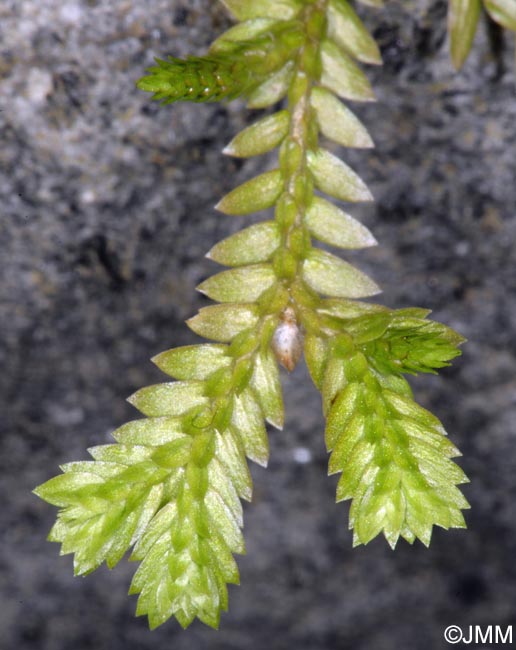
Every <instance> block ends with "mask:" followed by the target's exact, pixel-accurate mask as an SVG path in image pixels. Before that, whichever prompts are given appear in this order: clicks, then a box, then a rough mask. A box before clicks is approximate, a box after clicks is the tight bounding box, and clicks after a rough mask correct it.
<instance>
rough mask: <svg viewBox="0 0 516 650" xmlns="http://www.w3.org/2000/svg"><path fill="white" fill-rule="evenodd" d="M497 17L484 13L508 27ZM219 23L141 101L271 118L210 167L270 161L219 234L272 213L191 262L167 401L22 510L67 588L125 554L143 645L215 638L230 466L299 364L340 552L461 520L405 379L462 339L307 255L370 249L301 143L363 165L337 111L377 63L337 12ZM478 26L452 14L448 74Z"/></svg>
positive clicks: (235, 517) (345, 269) (329, 1)
mask: <svg viewBox="0 0 516 650" xmlns="http://www.w3.org/2000/svg"><path fill="white" fill-rule="evenodd" d="M507 1H508V0H486V6H487V8H488V9H489V10H490V11H494V9H493V8H496V7H498V8H499V9H500V11H502V9H503V7H504V6H506V7H509V11H510V7H511V5H510V4H509V5H508V4H507ZM510 1H512V0H509V2H510ZM224 4H225V5H226V6H227V8H228V9H229V10H230V11H231V12H232V14H233V15H234V17H235V18H236V19H237V20H238V21H239V22H238V24H237V25H236V26H235V27H233V28H232V29H230V30H229V31H228V32H226V33H225V34H224V35H223V36H221V37H220V38H219V39H217V40H216V41H215V43H214V44H213V45H212V47H211V49H210V52H209V53H208V55H207V56H206V57H197V58H196V57H192V58H189V59H187V60H186V61H181V60H178V59H169V60H167V61H158V62H157V66H156V67H154V68H152V69H151V70H150V71H149V72H150V73H149V75H148V76H147V77H144V78H143V79H142V80H140V82H139V86H140V88H142V89H143V90H148V91H151V92H153V93H154V96H155V98H157V99H160V100H162V101H164V102H165V103H168V102H173V101H177V100H189V101H218V100H224V99H225V100H229V99H233V98H235V97H237V96H242V95H244V96H246V97H247V100H248V105H249V107H251V108H267V107H270V106H274V105H276V104H277V103H278V102H280V100H282V99H284V98H287V99H286V102H284V105H285V107H284V108H283V109H282V110H279V111H277V112H275V113H273V114H267V115H266V116H265V117H262V118H261V119H259V120H258V121H257V122H256V123H255V124H253V125H252V126H250V127H248V128H246V129H245V130H244V131H243V132H241V133H240V134H239V135H237V136H236V137H235V138H234V140H233V141H232V142H231V143H230V144H229V145H228V147H227V149H226V150H225V153H228V154H230V155H233V156H238V157H242V158H246V157H250V156H255V155H258V154H263V153H266V152H269V151H271V150H272V149H275V148H276V147H279V158H278V164H277V167H275V168H274V169H272V170H270V171H267V172H265V173H263V174H261V175H259V176H258V177H257V178H254V179H252V180H249V181H248V182H246V183H244V184H243V185H241V186H240V187H238V188H236V189H235V190H233V191H232V192H231V193H230V194H228V195H227V196H225V197H224V198H223V199H222V200H221V201H220V203H219V204H218V206H217V208H218V209H219V210H220V211H221V212H223V213H225V214H229V215H243V214H248V213H251V212H254V211H259V210H263V209H266V208H272V207H274V219H271V220H267V221H263V222H261V223H258V224H256V225H252V226H250V227H248V228H246V229H244V230H242V231H240V232H237V233H236V234H234V235H232V236H230V237H229V238H227V239H225V240H224V241H222V242H221V243H219V244H217V245H216V246H215V247H214V248H213V249H212V250H211V251H210V253H209V257H210V258H211V259H212V260H214V261H215V262H218V263H220V264H222V265H225V266H227V267H229V270H226V271H222V272H221V273H218V274H217V275H215V276H214V277H212V278H210V279H208V280H206V281H205V282H203V283H202V284H201V285H200V287H199V289H200V290H201V291H202V292H204V293H205V294H206V295H207V296H208V297H209V298H211V299H213V300H215V301H218V302H219V303H222V304H219V305H213V306H210V307H206V308H204V309H201V310H200V312H199V313H198V315H197V316H195V317H194V318H192V319H191V320H190V321H189V322H188V324H189V326H190V327H191V329H192V330H193V331H194V332H196V333H197V334H199V335H201V336H203V337H205V338H207V339H210V340H211V341H215V342H214V343H205V344H201V345H191V346H187V347H181V348H176V349H173V350H169V351H167V352H164V353H162V354H159V355H158V356H157V357H156V358H155V359H154V362H155V363H156V364H157V365H158V367H159V368H160V369H161V370H163V371H164V372H165V373H166V374H168V375H169V376H171V377H172V378H173V379H175V380H176V381H172V382H168V383H162V384H158V385H155V386H150V387H148V388H144V389H142V390H140V391H138V392H137V393H136V394H135V395H133V396H132V397H131V398H130V402H131V403H132V404H133V405H134V406H135V407H136V408H137V409H138V410H139V411H140V412H141V413H142V414H143V415H144V416H146V417H145V418H144V419H138V420H135V421H133V422H129V423H128V424H125V425H124V426H122V427H121V428H119V429H118V430H117V431H115V432H114V434H113V436H114V438H115V440H116V444H112V445H104V446H100V447H94V448H92V449H90V450H89V451H90V454H91V456H92V457H93V459H94V460H92V461H86V462H74V463H68V464H66V465H64V466H62V468H61V469H62V470H63V473H62V474H61V475H59V476H57V477H55V478H53V479H51V480H50V481H48V482H47V483H45V484H43V485H42V486H40V487H39V488H37V490H36V493H37V494H38V495H39V496H40V497H42V498H43V499H45V500H46V501H48V502H50V503H52V504H54V505H56V506H58V507H59V509H60V510H59V514H58V518H57V522H56V524H55V525H54V527H53V528H52V531H51V533H50V536H49V539H50V540H52V541H56V542H60V543H61V544H62V549H61V553H62V554H67V553H74V554H75V557H74V568H75V573H76V574H77V575H85V574H87V573H89V572H91V571H93V570H94V569H96V568H97V567H98V566H99V565H100V564H101V563H102V562H104V561H105V562H106V564H107V565H108V567H110V568H112V567H114V566H115V565H116V564H117V563H118V562H119V561H120V560H121V558H122V557H123V555H124V554H125V553H126V551H127V550H128V549H129V548H131V547H132V548H133V551H132V555H131V559H132V560H137V561H139V562H140V565H139V568H138V569H137V571H136V574H135V576H134V579H133V581H132V585H131V589H130V593H132V594H137V593H138V594H140V595H139V599H138V606H137V614H146V615H148V618H149V623H150V626H151V627H152V628H154V627H156V626H158V625H160V624H161V623H163V622H164V621H166V620H167V619H168V618H169V617H170V616H175V617H176V618H177V620H178V621H179V623H180V624H181V625H182V626H184V627H186V626H187V625H189V624H190V623H191V621H192V620H193V619H194V618H195V617H198V618H199V619H201V620H202V621H203V622H204V623H206V624H208V625H211V626H213V627H216V626H218V623H219V616H220V612H221V611H222V610H225V609H226V608H227V604H228V602H227V598H228V597H227V588H226V584H227V583H237V582H238V579H239V578H238V569H237V565H236V563H235V560H234V558H233V554H235V553H243V552H244V541H243V538H242V533H241V528H242V525H243V524H242V506H241V502H240V499H246V500H250V499H251V487H252V486H251V479H250V475H249V470H248V466H247V459H250V460H253V461H255V462H257V463H259V464H261V465H266V463H267V459H268V453H269V452H268V443H267V432H266V422H268V423H270V424H271V425H272V426H274V427H277V428H281V427H282V425H283V404H282V395H281V388H280V374H279V371H278V363H280V364H282V365H283V366H285V367H286V368H287V369H288V370H292V369H293V368H294V367H295V365H296V363H297V361H298V360H299V358H300V356H301V354H302V353H303V352H304V355H305V359H306V362H307V364H308V368H309V370H310V373H311V376H312V379H313V381H314V384H315V386H316V387H317V389H318V390H319V391H320V392H321V395H322V403H323V410H324V415H325V417H326V422H327V424H326V444H327V447H328V451H329V452H331V457H330V467H329V469H330V473H341V476H340V480H339V483H338V487H337V500H338V501H342V500H346V499H351V511H350V528H352V529H353V531H354V532H353V535H354V538H353V543H354V544H355V545H358V544H367V543H368V542H369V541H370V540H372V539H373V538H374V537H376V536H377V535H378V534H379V533H383V534H384V536H385V538H386V539H387V541H388V543H389V544H390V545H391V546H392V547H394V546H395V545H396V543H397V541H398V539H399V537H400V536H401V537H403V538H404V539H406V540H407V541H408V542H410V543H412V542H413V541H414V540H415V539H416V538H418V539H420V540H421V541H422V542H423V543H424V544H426V545H428V544H429V542H430V537H431V533H432V527H433V526H434V525H437V526H441V527H443V528H450V527H456V528H461V527H464V525H465V523H464V519H463V516H462V513H461V510H462V509H464V508H467V507H468V504H467V502H466V500H465V499H464V497H463V495H462V494H461V492H460V491H459V489H458V488H457V487H456V486H457V484H460V483H464V482H465V481H466V480H467V479H466V477H465V475H464V473H463V472H462V470H461V469H460V468H459V467H458V466H457V465H456V464H455V463H454V462H453V461H452V460H451V458H453V457H454V456H457V455H459V452H458V450H457V449H456V448H455V446H454V445H453V444H452V443H451V442H450V441H449V440H448V438H447V437H446V435H445V431H444V429H443V427H442V425H441V423H440V422H439V420H438V419H437V418H436V417H435V416H433V415H432V414H431V413H429V412H428V411H427V410H425V409H424V408H422V407H421V406H419V405H418V404H417V403H416V402H415V401H414V400H413V397H412V392H411V389H410V387H409V385H408V383H407V381H406V380H405V379H404V377H403V375H405V374H417V373H420V372H435V370H436V369H438V368H441V367H443V366H446V365H448V364H449V362H450V360H451V359H453V358H454V357H455V356H457V355H458V354H459V351H458V349H457V347H458V346H459V345H460V343H461V342H462V341H463V339H462V337H461V336H460V335H459V334H457V333H456V332H454V331H453V330H451V329H450V328H448V327H446V326H444V325H442V324H440V323H437V322H434V321H431V320H429V319H428V318H427V316H428V311H427V310H425V309H419V308H410V309H401V310H391V309H388V308H386V307H383V306H380V305H378V304H373V303H370V302H363V301H362V300H360V299H362V298H367V297H370V296H373V295H375V294H377V293H378V292H379V288H378V287H377V285H376V284H375V283H374V282H373V281H372V280H371V279H370V278H369V277H367V276H366V275H364V274H363V273H362V272H360V271H358V270H357V269H356V268H354V267H353V266H351V265H350V264H349V263H347V262H345V261H343V260H342V259H341V258H340V257H336V256H335V255H333V254H331V253H329V252H327V251H326V250H323V249H321V248H318V247H316V246H314V245H313V240H314V239H315V240H317V241H320V242H323V243H325V244H330V245H332V246H335V247H339V248H342V249H360V248H365V247H368V246H371V245H373V244H375V243H376V242H375V240H374V238H373V236H372V235H371V233H370V232H369V231H368V230H367V229H366V228H365V227H364V226H363V225H361V224H360V223H358V222H357V221H356V220H355V219H354V218H353V217H352V216H350V215H349V214H348V213H347V212H344V211H343V210H342V209H341V208H340V207H338V206H337V205H336V204H335V203H334V202H332V201H330V200H328V199H327V198H324V196H322V195H328V196H330V197H333V198H335V199H337V200H339V201H342V202H346V203H354V202H361V201H370V200H371V199H372V197H371V194H370V192H369V190H368V189H367V187H366V185H365V184H364V182H363V181H362V180H361V179H360V178H359V177H358V176H357V174H356V173H355V172H353V171H352V170H351V169H350V168H349V167H348V166H347V165H346V164H345V163H344V162H342V161H341V160H340V159H339V158H337V157H336V156H335V155H333V154H332V153H330V152H329V151H328V150H327V149H326V148H325V147H324V145H321V144H320V142H319V135H320V134H322V135H323V136H324V138H326V139H329V140H332V141H334V142H336V143H337V144H339V145H342V146H344V147H356V148H365V149H366V148H369V147H371V146H372V140H371V138H370V136H369V134H368V132H367V130H366V129H365V127H364V126H363V125H362V124H361V122H360V121H359V120H358V119H357V118H356V117H355V115H354V114H353V113H352V112H351V111H350V110H349V108H347V106H346V105H345V104H344V103H342V101H341V99H343V100H351V101H353V102H371V101H374V94H373V91H372V89H371V86H370V84H369V82H368V81H367V78H366V77H365V75H364V73H363V72H362V70H361V69H360V67H359V65H357V63H356V60H357V61H359V62H361V63H365V64H373V65H376V64H380V63H381V57H380V53H379V51H378V47H377V45H376V43H375V41H374V40H373V38H372V37H371V36H370V34H369V33H368V32H367V30H366V29H365V27H364V25H363V24H362V22H361V20H360V19H359V17H358V16H357V14H356V12H355V10H354V9H353V7H352V6H351V4H349V3H348V2H347V1H346V0H312V1H311V0H224ZM364 4H369V5H375V6H379V5H380V4H381V2H380V1H379V0H368V1H367V2H366V1H365V0H364ZM478 6H479V2H477V1H476V0H473V1H472V2H469V0H458V1H456V0H452V2H451V6H450V27H451V31H452V51H454V52H455V55H454V59H455V62H456V63H457V64H458V65H459V64H460V63H462V61H463V60H464V58H465V55H466V54H467V51H468V49H469V46H470V45H471V40H472V34H473V33H474V25H475V24H476V21H477V19H478V11H477V10H478ZM509 17H510V16H509ZM513 18H514V16H513ZM513 23H514V20H513ZM509 26H510V25H509ZM457 51H460V53H459V54H457ZM339 97H340V99H339Z"/></svg>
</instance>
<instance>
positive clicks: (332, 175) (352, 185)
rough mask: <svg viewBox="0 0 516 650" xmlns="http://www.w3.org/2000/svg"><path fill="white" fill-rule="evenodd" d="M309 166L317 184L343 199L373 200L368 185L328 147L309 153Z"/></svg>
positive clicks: (325, 190) (337, 197)
mask: <svg viewBox="0 0 516 650" xmlns="http://www.w3.org/2000/svg"><path fill="white" fill-rule="evenodd" d="M308 166H309V168H310V171H311V172H312V174H313V176H314V180H315V184H316V186H317V187H318V188H319V189H320V190H321V191H322V192H326V194H329V195H330V196H334V197H335V198H336V199H340V200H341V201H352V202H355V203H357V202H362V201H372V200H373V196H372V194H371V192H370V191H369V190H368V189H367V185H366V184H365V183H364V181H363V180H362V179H361V178H360V176H358V174H356V173H355V172H354V171H353V170H352V169H351V168H350V167H348V166H347V165H346V164H345V163H344V162H342V160H340V159H339V158H337V156H334V155H333V154H332V153H330V152H329V151H326V149H318V150H317V151H310V152H309V153H308Z"/></svg>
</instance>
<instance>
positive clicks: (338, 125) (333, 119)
mask: <svg viewBox="0 0 516 650" xmlns="http://www.w3.org/2000/svg"><path fill="white" fill-rule="evenodd" d="M311 101H312V106H313V107H314V108H315V111H316V113H317V121H318V123H319V128H320V129H321V132H322V134H323V135H325V136H326V137H327V138H329V139H330V140H333V141H334V142H337V143H338V144H341V145H342V146H344V147H356V148H359V149H368V148H371V147H374V143H373V141H372V139H371V136H370V135H369V133H368V131H367V129H366V128H365V126H364V125H363V124H362V122H360V120H359V119H358V118H357V117H355V115H354V114H353V113H352V112H351V111H350V110H349V108H347V107H346V106H344V104H343V103H342V102H340V101H339V100H338V99H337V98H336V97H335V95H334V94H333V93H331V92H330V91H329V90H326V89H325V88H314V90H313V92H312V100H311Z"/></svg>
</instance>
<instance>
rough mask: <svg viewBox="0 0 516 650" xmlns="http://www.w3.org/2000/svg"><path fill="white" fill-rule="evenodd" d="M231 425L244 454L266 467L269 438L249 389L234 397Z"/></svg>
mask: <svg viewBox="0 0 516 650" xmlns="http://www.w3.org/2000/svg"><path fill="white" fill-rule="evenodd" d="M231 425H232V428H233V429H234V431H235V432H236V433H237V434H238V435H239V437H240V439H241V440H242V444H243V446H244V449H245V453H246V456H247V457H248V458H250V459H251V460H254V462H255V463H258V465H262V466H263V467H267V462H268V460H269V440H268V438H267V431H266V429H265V424H264V421H263V414H262V410H261V408H260V406H259V404H258V402H257V401H256V398H255V397H254V396H253V395H252V393H251V392H250V391H249V390H244V391H243V392H242V393H240V395H237V396H235V397H234V400H233V415H232V419H231Z"/></svg>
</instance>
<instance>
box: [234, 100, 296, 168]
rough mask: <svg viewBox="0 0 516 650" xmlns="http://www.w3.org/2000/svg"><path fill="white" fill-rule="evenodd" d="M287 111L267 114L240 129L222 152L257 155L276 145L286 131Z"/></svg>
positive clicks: (247, 156) (249, 155) (246, 155)
mask: <svg viewBox="0 0 516 650" xmlns="http://www.w3.org/2000/svg"><path fill="white" fill-rule="evenodd" d="M289 121H290V116H289V113H288V111H279V112H278V113H274V115H267V116H266V117H264V118H262V119H261V120H259V121H258V122H255V123H254V124H251V126H248V127H247V128H246V129H244V130H243V131H241V132H240V133H239V134H238V135H237V136H236V137H234V138H233V140H231V142H230V143H229V144H228V145H227V147H226V148H225V149H224V153H225V154H228V155H230V156H236V157H238V158H250V157H251V156H259V155H260V154H263V153H267V152H268V151H271V150H272V149H275V148H276V147H278V146H279V145H280V144H281V142H282V141H283V139H284V138H285V136H286V135H287V133H288V127H289Z"/></svg>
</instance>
